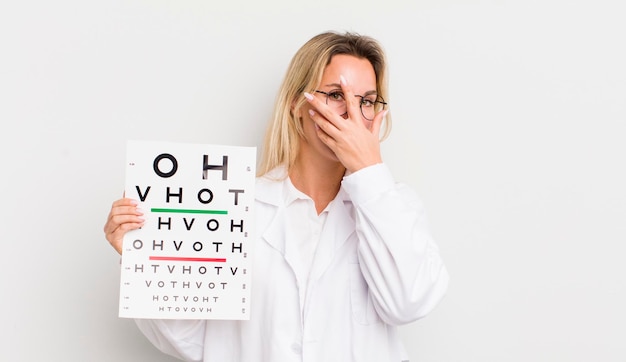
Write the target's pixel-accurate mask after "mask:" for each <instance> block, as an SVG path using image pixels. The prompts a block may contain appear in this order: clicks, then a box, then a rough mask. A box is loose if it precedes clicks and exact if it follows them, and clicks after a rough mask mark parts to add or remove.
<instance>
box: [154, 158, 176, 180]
mask: <svg viewBox="0 0 626 362" xmlns="http://www.w3.org/2000/svg"><path fill="white" fill-rule="evenodd" d="M164 158H167V159H168V160H170V162H172V169H171V170H170V171H169V172H163V171H161V169H159V162H161V160H162V159H164ZM152 168H153V169H154V172H155V173H156V174H157V175H159V176H161V177H163V178H168V177H172V176H174V174H175V173H176V171H177V170H178V161H176V158H175V157H174V156H172V155H170V154H169V153H162V154H160V155H158V156H157V157H156V158H155V159H154V162H153V163H152Z"/></svg>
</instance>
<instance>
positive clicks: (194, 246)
mask: <svg viewBox="0 0 626 362" xmlns="http://www.w3.org/2000/svg"><path fill="white" fill-rule="evenodd" d="M196 245H200V247H198V248H197V247H196ZM193 250H195V251H200V250H202V243H201V242H199V241H196V242H195V243H193Z"/></svg>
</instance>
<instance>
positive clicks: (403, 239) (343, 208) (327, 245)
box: [136, 164, 448, 362]
mask: <svg viewBox="0 0 626 362" xmlns="http://www.w3.org/2000/svg"><path fill="white" fill-rule="evenodd" d="M281 174H284V170H282V169H277V170H274V171H273V172H271V173H270V175H269V176H274V177H279V176H280V175H281ZM289 187H290V182H289V181H288V179H282V180H281V181H276V180H272V177H263V178H259V179H258V180H257V184H256V190H255V192H256V203H255V215H256V229H255V231H256V245H255V250H254V256H253V258H254V263H253V270H252V277H253V280H252V290H251V293H252V295H251V312H250V315H251V317H250V320H249V321H218V320H209V321H189V320H179V321H177V320H137V321H136V322H137V325H138V326H139V328H140V330H141V331H142V332H143V333H144V335H145V336H146V337H147V338H148V339H149V340H150V341H151V342H152V343H153V344H154V345H155V346H156V347H157V348H158V349H160V350H161V351H163V352H165V353H167V354H170V355H173V356H175V357H177V358H180V359H183V360H187V361H205V362H214V361H219V362H292V361H293V362H296V361H297V362H332V361H341V362H347V361H359V362H361V361H375V362H387V361H389V362H401V361H406V360H408V359H407V356H406V353H405V352H404V348H403V346H402V343H401V340H400V338H399V336H398V333H397V328H396V326H398V325H402V324H405V323H409V322H412V321H415V320H417V319H419V318H421V317H424V316H425V315H426V314H428V313H429V312H430V311H431V310H432V309H433V308H434V307H435V306H436V305H437V304H438V303H439V301H440V300H441V298H443V296H444V294H445V292H446V289H447V285H448V274H447V271H446V269H445V266H444V264H443V262H442V260H441V258H440V256H439V252H438V248H437V246H436V244H435V243H434V241H433V240H432V238H431V236H430V234H429V232H428V229H427V225H426V219H425V216H424V210H423V208H422V206H421V203H420V201H419V199H418V198H417V196H416V195H415V194H414V193H413V192H412V191H411V190H410V189H409V188H408V187H406V186H405V185H402V184H398V183H395V182H394V181H393V178H392V177H391V174H390V173H389V170H388V168H387V167H386V166H385V165H383V164H379V165H375V166H371V167H368V168H365V169H362V170H360V171H358V172H355V173H353V174H351V175H347V176H346V177H344V179H343V181H342V185H341V189H340V191H339V193H338V195H337V197H336V198H335V200H333V202H332V203H331V204H330V205H329V207H328V208H327V210H326V212H327V215H325V216H324V217H325V218H326V220H325V221H322V222H321V223H319V220H318V222H312V223H309V222H308V221H305V219H306V218H304V219H300V217H298V216H296V214H302V213H303V214H304V215H308V213H309V211H310V210H308V209H309V208H308V207H306V206H303V207H300V206H302V205H306V202H307V201H306V197H303V198H300V197H299V196H302V195H299V196H298V195H297V193H295V192H292V191H293V190H289ZM296 191H297V190H296ZM294 195H296V197H295V199H294ZM300 201H303V203H301V202H300ZM314 210H315V209H314V208H313V213H315V211H314ZM296 219H297V220H296ZM309 221H310V220H309ZM292 223H296V224H292ZM302 225H307V229H306V230H304V231H302V230H300V229H297V228H300V227H301V226H302ZM294 229H297V230H294ZM301 231H302V232H301ZM317 232H319V238H318V237H317V235H316V233H317ZM294 239H295V240H294ZM315 243H317V245H314V244H315ZM300 247H304V251H303V250H302V249H301V248H300ZM312 250H315V252H314V254H311V251H312Z"/></svg>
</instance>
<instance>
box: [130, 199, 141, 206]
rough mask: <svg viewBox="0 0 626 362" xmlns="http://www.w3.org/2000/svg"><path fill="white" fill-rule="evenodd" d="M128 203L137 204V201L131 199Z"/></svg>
mask: <svg viewBox="0 0 626 362" xmlns="http://www.w3.org/2000/svg"><path fill="white" fill-rule="evenodd" d="M130 204H131V205H134V206H137V205H138V204H139V203H138V202H137V200H134V199H131V200H130Z"/></svg>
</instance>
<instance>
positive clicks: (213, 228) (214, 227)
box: [206, 219, 220, 231]
mask: <svg viewBox="0 0 626 362" xmlns="http://www.w3.org/2000/svg"><path fill="white" fill-rule="evenodd" d="M212 225H215V226H212ZM219 227H220V223H219V222H218V221H217V220H215V219H211V220H209V221H207V222H206V228H207V229H209V231H215V230H217V229H218V228H219Z"/></svg>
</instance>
